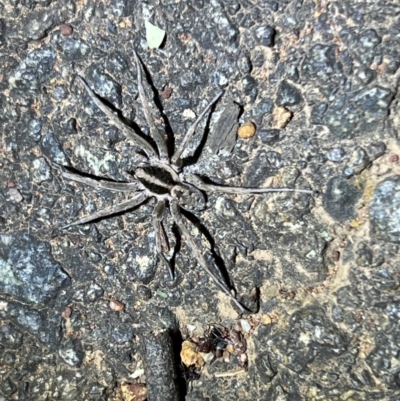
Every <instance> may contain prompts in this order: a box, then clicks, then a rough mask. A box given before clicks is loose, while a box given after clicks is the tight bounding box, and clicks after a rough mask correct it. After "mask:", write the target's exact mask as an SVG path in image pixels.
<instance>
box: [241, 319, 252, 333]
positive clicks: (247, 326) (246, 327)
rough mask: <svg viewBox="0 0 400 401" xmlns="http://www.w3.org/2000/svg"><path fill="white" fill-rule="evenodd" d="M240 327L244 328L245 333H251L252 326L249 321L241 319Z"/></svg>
mask: <svg viewBox="0 0 400 401" xmlns="http://www.w3.org/2000/svg"><path fill="white" fill-rule="evenodd" d="M240 325H241V326H242V329H243V331H244V332H246V333H250V330H251V326H250V324H249V322H248V321H247V320H244V319H240Z"/></svg>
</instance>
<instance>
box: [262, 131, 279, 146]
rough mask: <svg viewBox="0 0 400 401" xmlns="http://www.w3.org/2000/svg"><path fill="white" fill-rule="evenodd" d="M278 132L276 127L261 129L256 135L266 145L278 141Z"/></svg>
mask: <svg viewBox="0 0 400 401" xmlns="http://www.w3.org/2000/svg"><path fill="white" fill-rule="evenodd" d="M279 134H280V131H279V130H278V129H268V130H261V131H259V132H258V136H259V137H260V138H261V141H262V142H263V143H266V144H268V145H272V144H274V143H276V142H278V141H279Z"/></svg>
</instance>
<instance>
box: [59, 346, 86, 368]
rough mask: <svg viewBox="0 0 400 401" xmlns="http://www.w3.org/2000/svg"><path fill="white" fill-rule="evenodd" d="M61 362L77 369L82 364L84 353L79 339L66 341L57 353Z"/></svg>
mask: <svg viewBox="0 0 400 401" xmlns="http://www.w3.org/2000/svg"><path fill="white" fill-rule="evenodd" d="M58 354H59V355H60V357H61V358H62V360H63V361H64V362H65V363H67V364H68V365H70V366H76V367H79V366H80V365H81V364H82V361H83V358H84V357H85V352H84V350H83V347H82V343H81V341H80V340H79V339H70V340H68V341H67V342H66V343H65V344H63V346H62V347H61V348H60V350H59V351H58Z"/></svg>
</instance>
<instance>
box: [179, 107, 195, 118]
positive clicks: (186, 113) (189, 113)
mask: <svg viewBox="0 0 400 401" xmlns="http://www.w3.org/2000/svg"><path fill="white" fill-rule="evenodd" d="M182 115H183V117H185V118H187V119H189V120H194V119H195V118H196V113H195V112H194V111H193V110H190V109H185V110H183V113H182Z"/></svg>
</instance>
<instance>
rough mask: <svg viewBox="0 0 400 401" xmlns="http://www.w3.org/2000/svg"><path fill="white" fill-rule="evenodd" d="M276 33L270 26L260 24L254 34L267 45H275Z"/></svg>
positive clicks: (260, 41)
mask: <svg viewBox="0 0 400 401" xmlns="http://www.w3.org/2000/svg"><path fill="white" fill-rule="evenodd" d="M275 34H276V31H275V29H274V28H272V27H270V26H268V25H267V26H260V27H258V28H256V29H255V31H254V36H255V37H256V39H257V40H258V42H259V43H260V44H261V45H263V46H267V47H273V46H274V44H275Z"/></svg>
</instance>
